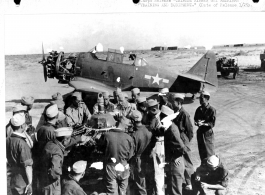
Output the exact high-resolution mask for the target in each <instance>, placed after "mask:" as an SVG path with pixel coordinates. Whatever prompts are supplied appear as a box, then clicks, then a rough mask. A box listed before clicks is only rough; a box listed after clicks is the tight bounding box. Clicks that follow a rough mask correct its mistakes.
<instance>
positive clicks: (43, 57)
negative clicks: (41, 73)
mask: <svg viewBox="0 0 265 195" xmlns="http://www.w3.org/2000/svg"><path fill="white" fill-rule="evenodd" d="M42 60H43V61H45V55H44V49H43V43H42Z"/></svg>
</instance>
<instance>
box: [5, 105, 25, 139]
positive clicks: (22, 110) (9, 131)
mask: <svg viewBox="0 0 265 195" xmlns="http://www.w3.org/2000/svg"><path fill="white" fill-rule="evenodd" d="M26 111H27V106H22V105H21V104H17V105H16V106H15V107H14V108H13V116H14V115H15V114H19V113H22V114H24V115H25V113H26ZM11 126H12V124H11V120H10V121H9V123H8V124H7V125H6V137H10V136H11V134H12V133H13V129H12V127H11Z"/></svg>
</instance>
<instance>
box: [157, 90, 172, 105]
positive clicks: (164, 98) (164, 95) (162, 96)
mask: <svg viewBox="0 0 265 195" xmlns="http://www.w3.org/2000/svg"><path fill="white" fill-rule="evenodd" d="M158 96H159V109H161V107H162V106H163V105H165V106H167V107H169V108H170V109H173V106H172V104H171V103H170V102H169V101H168V96H169V90H168V88H163V89H161V90H160V92H159V94H158Z"/></svg>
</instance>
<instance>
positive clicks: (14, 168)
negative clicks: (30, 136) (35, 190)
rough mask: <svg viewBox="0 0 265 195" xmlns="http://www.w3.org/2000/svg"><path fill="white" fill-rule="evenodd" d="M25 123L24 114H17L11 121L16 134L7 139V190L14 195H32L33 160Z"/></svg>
mask: <svg viewBox="0 0 265 195" xmlns="http://www.w3.org/2000/svg"><path fill="white" fill-rule="evenodd" d="M25 121H26V119H25V114H24V113H17V114H15V115H14V116H13V117H12V119H11V126H12V129H13V130H14V132H13V133H12V134H11V136H10V137H8V138H7V139H6V158H7V190H8V193H10V190H11V191H12V194H13V195H19V194H23V195H24V194H27V195H31V194H32V165H33V160H32V156H31V150H30V148H29V146H28V144H27V143H26V137H25V134H24V133H23V132H24V131H25V130H26V129H25V127H26V124H25Z"/></svg>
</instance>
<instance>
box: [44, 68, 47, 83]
mask: <svg viewBox="0 0 265 195" xmlns="http://www.w3.org/2000/svg"><path fill="white" fill-rule="evenodd" d="M43 75H44V81H45V82H47V67H46V65H45V64H43Z"/></svg>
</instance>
